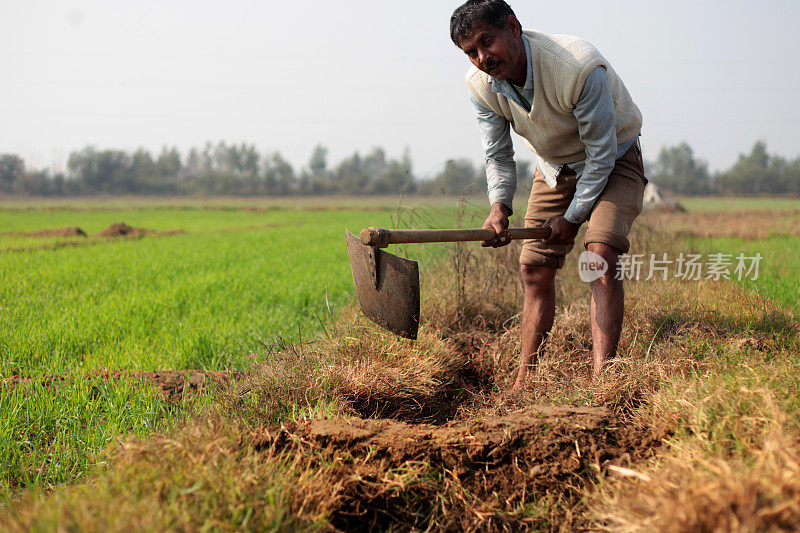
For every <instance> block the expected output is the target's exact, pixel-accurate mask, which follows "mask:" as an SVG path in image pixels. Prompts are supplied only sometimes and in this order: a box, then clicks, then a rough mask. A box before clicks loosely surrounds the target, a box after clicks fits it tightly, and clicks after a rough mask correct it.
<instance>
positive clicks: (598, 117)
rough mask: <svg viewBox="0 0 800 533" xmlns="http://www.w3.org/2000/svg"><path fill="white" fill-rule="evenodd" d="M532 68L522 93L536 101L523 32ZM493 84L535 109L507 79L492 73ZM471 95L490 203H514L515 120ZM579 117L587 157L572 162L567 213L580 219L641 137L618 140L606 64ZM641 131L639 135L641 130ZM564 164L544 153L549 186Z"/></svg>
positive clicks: (588, 88)
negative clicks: (553, 161) (572, 192)
mask: <svg viewBox="0 0 800 533" xmlns="http://www.w3.org/2000/svg"><path fill="white" fill-rule="evenodd" d="M522 41H523V43H524V44H525V54H526V56H527V59H528V69H527V75H526V78H525V85H524V86H523V88H522V89H523V90H522V96H523V97H524V98H525V99H526V100H527V101H528V102H533V100H534V99H533V95H534V88H533V67H532V65H531V59H530V58H531V51H530V44H529V43H528V40H527V39H525V38H523V39H522ZM489 85H490V86H491V88H492V90H493V91H494V92H496V93H498V94H501V95H503V96H505V97H506V98H508V99H509V100H511V101H513V102H515V103H517V104H518V105H519V106H520V107H522V108H523V109H527V110H528V111H530V107H529V106H527V105H526V104H525V102H523V101H522V100H521V99H520V98H519V95H517V92H516V91H515V90H514V88H513V87H512V86H511V83H510V82H509V81H507V80H502V81H501V80H496V79H494V78H492V77H491V76H489ZM470 101H471V102H472V107H473V109H474V110H475V115H476V118H477V121H478V129H479V130H480V133H481V142H482V144H483V151H484V157H485V159H486V182H487V192H488V194H489V203H490V204H494V203H495V202H501V203H503V204H505V205H506V206H507V207H508V208H509V209H510V208H511V204H512V202H513V200H514V193H515V192H516V189H517V165H516V164H515V163H514V148H513V144H512V142H511V125H510V124H509V122H508V120H506V118H505V117H502V116H500V115H498V114H497V113H495V112H494V111H492V110H491V109H487V108H486V107H484V106H483V105H481V104H480V103H479V102H478V101H477V100H476V99H475V97H474V96H473V95H472V94H471V93H470ZM572 113H573V115H575V118H576V119H577V121H578V134H579V136H580V139H581V142H583V144H584V145H585V146H586V159H584V160H583V161H576V162H574V163H569V168H570V169H572V170H573V171H574V172H575V173H576V174H577V178H578V184H577V186H576V189H575V196H574V197H573V198H572V202H571V203H570V205H569V208H567V211H566V213H564V218H566V219H567V220H569V221H570V222H573V223H575V224H580V223H582V222H583V221H585V220H586V219H587V218H588V217H589V214H590V213H591V211H592V208H593V207H594V204H595V203H596V202H597V199H598V197H599V196H600V193H602V192H603V189H604V188H605V186H606V183H607V182H608V176H609V174H611V171H612V170H613V168H614V163H615V161H616V160H617V159H619V158H620V157H622V156H623V155H624V154H625V152H627V151H628V148H630V147H631V145H632V144H633V143H634V142H636V137H634V138H633V139H632V140H630V141H627V142H625V143H623V144H621V145H619V146H618V145H617V133H616V123H615V121H614V99H613V97H612V95H611V85H610V84H609V81H608V75H607V74H606V70H605V68H603V67H597V68H596V69H594V70H593V71H592V72H591V73H590V74H589V76H588V77H587V78H586V81H585V82H584V85H583V89H582V90H581V94H580V97H579V99H578V102H577V103H576V104H575V107H574V109H573V111H572ZM637 137H638V136H637ZM562 167H563V165H554V164H551V163H548V162H547V161H545V160H543V159H542V158H541V157H540V158H539V161H538V163H537V168H538V169H539V172H540V173H541V174H542V177H543V178H544V180H545V182H547V184H548V185H549V186H550V187H555V186H556V178H557V176H558V174H559V172H561V169H562Z"/></svg>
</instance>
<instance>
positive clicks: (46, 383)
mask: <svg viewBox="0 0 800 533" xmlns="http://www.w3.org/2000/svg"><path fill="white" fill-rule="evenodd" d="M240 375H241V372H240V371H230V372H224V371H221V372H211V371H204V370H153V371H139V372H132V371H125V370H102V371H99V372H93V373H91V374H87V375H86V376H85V377H84V378H83V379H86V378H89V379H91V378H101V379H108V380H113V381H116V380H119V379H122V378H132V379H139V380H141V381H143V382H147V383H149V384H150V385H152V386H153V388H154V389H155V390H156V392H158V393H159V394H160V395H161V396H162V397H163V398H164V399H165V400H166V401H167V402H168V403H170V404H177V403H181V401H182V400H183V398H184V396H185V395H187V394H193V393H194V394H196V393H198V392H200V391H202V390H203V389H205V388H207V387H209V386H217V385H225V384H227V383H229V382H230V381H231V380H233V379H235V378H237V377H239V376H240ZM76 379H80V378H75V377H70V376H39V377H26V376H14V377H11V378H6V379H4V380H2V381H0V389H10V388H14V387H19V386H25V385H31V384H38V385H40V386H42V387H61V386H64V385H65V384H68V383H70V382H72V381H74V380H76Z"/></svg>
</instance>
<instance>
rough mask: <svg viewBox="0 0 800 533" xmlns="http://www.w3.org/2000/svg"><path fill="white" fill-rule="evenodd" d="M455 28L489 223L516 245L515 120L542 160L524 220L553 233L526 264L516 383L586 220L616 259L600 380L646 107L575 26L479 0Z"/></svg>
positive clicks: (528, 247)
mask: <svg viewBox="0 0 800 533" xmlns="http://www.w3.org/2000/svg"><path fill="white" fill-rule="evenodd" d="M450 36H451V38H452V40H453V42H454V43H455V44H456V46H458V47H459V48H460V49H461V50H462V51H463V52H464V53H466V54H467V57H469V60H470V61H471V62H472V64H473V67H472V68H471V69H470V70H469V71H468V72H467V76H466V82H467V86H468V87H469V90H470V100H471V102H472V106H473V108H474V110H475V113H476V116H477V121H478V127H479V129H480V132H481V137H482V142H483V148H484V153H485V154H484V155H485V158H486V177H487V182H488V193H489V201H490V204H491V210H490V212H489V216H488V218H487V219H486V223H485V224H484V227H486V228H493V229H494V230H495V233H496V235H497V236H496V237H495V238H493V239H491V240H489V241H485V242H483V243H482V244H483V245H484V246H492V247H499V246H505V245H507V244H508V243H509V242H510V239H509V238H508V232H507V231H506V230H507V228H508V217H509V215H511V214H512V200H513V198H514V192H515V190H516V183H517V175H516V165H515V163H514V151H513V148H512V143H511V137H510V129H511V128H513V129H514V131H515V132H517V133H518V134H519V135H521V136H522V137H523V138H524V139H525V142H526V144H527V145H528V147H529V148H530V149H531V150H533V152H534V153H536V154H537V156H538V158H539V162H538V165H537V167H536V172H535V173H534V180H533V187H532V190H531V196H530V200H529V202H528V210H527V213H526V215H525V225H526V226H527V227H534V226H540V225H544V226H547V227H549V228H550V229H551V234H550V237H548V238H547V239H544V240H542V241H525V243H524V244H523V250H522V254H521V256H520V264H521V267H520V270H521V273H522V281H523V285H524V288H525V301H524V305H523V312H522V353H521V357H520V367H519V373H518V375H517V379H516V382H515V383H514V386H513V388H512V391H517V390H519V389H520V388H521V387H523V386H524V384H525V376H526V373H527V371H528V369H529V368H530V367H532V366H534V365H535V364H536V362H537V359H538V354H539V352H540V349H541V347H542V345H543V342H544V341H545V339H546V337H547V335H548V334H549V332H550V329H551V328H552V326H553V318H554V315H555V285H554V282H555V275H556V271H557V270H558V269H560V268H561V267H562V266H563V265H564V257H565V256H566V255H567V253H569V251H570V250H571V249H572V246H573V242H574V239H575V236H576V235H577V233H578V229H579V228H580V226H581V224H583V222H586V221H588V228H587V231H586V235H585V237H584V246H585V247H586V248H587V249H588V250H589V252H593V253H595V254H597V255H599V256H600V257H602V258H603V259H604V260H605V261H606V263H607V264H608V269H607V271H606V272H605V274H604V275H603V276H602V277H601V278H600V279H598V280H596V281H593V282H592V298H591V322H592V341H593V356H594V364H593V371H592V380H596V379H597V377H598V376H599V374H600V372H601V370H602V368H603V364H604V362H605V361H606V359H608V358H609V357H613V356H614V354H615V353H616V350H617V344H618V343H619V336H620V331H621V329H622V317H623V306H624V303H623V302H624V293H623V288H622V281H621V280H617V279H616V272H617V265H618V262H619V256H620V254H622V253H626V252H627V251H628V249H629V247H630V243H629V242H628V234H629V232H630V229H631V225H632V224H633V221H634V220H635V219H636V217H637V216H638V215H639V214H640V213H641V210H642V197H643V195H644V187H645V184H646V183H647V180H646V179H645V177H644V169H643V165H642V156H641V149H640V147H639V142H638V137H639V134H640V131H641V127H642V115H641V112H640V111H639V108H638V107H637V106H636V104H634V103H633V100H632V99H631V96H630V94H629V93H628V90H627V89H626V88H625V85H624V84H623V83H622V80H621V79H620V78H619V76H618V75H617V74H616V72H614V69H613V68H611V65H610V64H609V63H608V61H607V60H606V59H605V58H604V57H603V56H602V55H601V54H600V53H599V52H598V51H597V50H596V49H595V48H594V47H593V46H592V45H591V44H589V43H588V42H586V41H584V40H582V39H579V38H578V37H573V36H569V35H548V34H544V33H540V32H536V31H529V30H523V29H522V26H521V25H520V23H519V21H518V20H517V18H516V16H515V15H514V12H513V11H512V10H511V7H510V6H509V5H508V4H506V3H505V2H504V1H503V0H469V1H468V2H466V3H465V4H464V5H462V6H461V7H459V8H458V9H456V10H455V12H454V13H453V16H452V18H451V19H450Z"/></svg>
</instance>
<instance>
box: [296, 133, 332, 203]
mask: <svg viewBox="0 0 800 533" xmlns="http://www.w3.org/2000/svg"><path fill="white" fill-rule="evenodd" d="M330 181H331V177H330V172H328V149H327V148H325V147H324V146H323V145H321V144H318V145H316V146H315V147H314V150H313V151H312V152H311V156H310V157H309V158H308V169H307V170H306V171H304V172H303V173H302V175H301V177H300V190H301V191H302V192H303V193H304V194H323V193H325V192H327V191H328V190H330V188H331V183H330Z"/></svg>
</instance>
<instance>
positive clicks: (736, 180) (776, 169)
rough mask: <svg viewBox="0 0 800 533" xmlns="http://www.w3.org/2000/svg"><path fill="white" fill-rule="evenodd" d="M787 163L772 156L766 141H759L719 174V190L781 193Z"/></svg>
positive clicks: (746, 192)
mask: <svg viewBox="0 0 800 533" xmlns="http://www.w3.org/2000/svg"><path fill="white" fill-rule="evenodd" d="M786 168H787V165H786V164H785V161H783V160H781V159H780V158H775V157H771V156H770V155H769V153H768V152H767V145H766V143H765V142H764V141H757V142H756V143H755V144H754V145H753V148H752V149H751V150H750V153H749V154H740V155H739V159H738V160H737V161H736V163H734V164H733V166H732V167H731V168H729V169H728V170H726V171H725V172H722V173H720V174H719V175H718V176H717V185H718V187H719V190H720V191H721V192H723V193H725V194H763V193H781V192H786V191H784V190H781V187H780V184H781V182H782V181H786V180H783V179H782V174H785V172H786Z"/></svg>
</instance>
